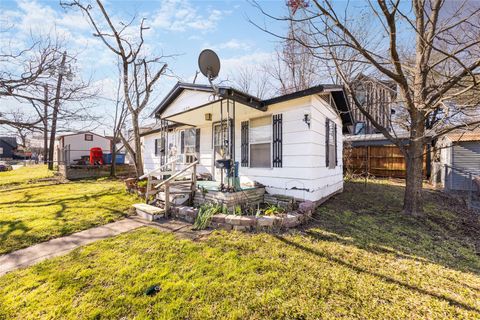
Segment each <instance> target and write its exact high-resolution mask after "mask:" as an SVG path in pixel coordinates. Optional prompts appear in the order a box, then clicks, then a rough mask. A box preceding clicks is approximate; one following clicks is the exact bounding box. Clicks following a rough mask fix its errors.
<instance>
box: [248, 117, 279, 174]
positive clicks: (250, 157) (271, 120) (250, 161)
mask: <svg viewBox="0 0 480 320" xmlns="http://www.w3.org/2000/svg"><path fill="white" fill-rule="evenodd" d="M267 117H269V118H270V129H271V134H270V141H269V142H268V143H269V144H270V156H269V161H270V166H268V167H252V148H251V146H252V144H265V143H266V142H261V143H251V142H250V138H251V136H252V132H251V130H252V120H255V119H260V118H267ZM272 149H273V114H270V115H266V116H260V117H255V118H250V119H248V168H249V169H272V168H273V159H272V158H273V157H272V154H273V150H272Z"/></svg>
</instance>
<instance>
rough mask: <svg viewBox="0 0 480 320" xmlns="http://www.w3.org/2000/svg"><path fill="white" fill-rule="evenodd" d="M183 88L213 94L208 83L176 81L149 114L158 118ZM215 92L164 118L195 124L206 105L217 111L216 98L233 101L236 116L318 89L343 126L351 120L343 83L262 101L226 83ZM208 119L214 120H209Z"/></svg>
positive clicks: (350, 122) (199, 121) (316, 87)
mask: <svg viewBox="0 0 480 320" xmlns="http://www.w3.org/2000/svg"><path fill="white" fill-rule="evenodd" d="M184 90H192V91H203V92H210V93H213V89H212V87H211V86H210V85H204V84H192V83H184V82H178V83H177V84H176V85H175V86H174V87H173V88H172V90H170V92H169V93H168V94H167V96H166V97H165V98H164V99H163V100H162V102H161V103H160V104H159V105H158V106H157V107H156V108H155V110H154V111H153V112H152V114H151V116H155V117H157V118H160V117H161V116H162V113H163V112H164V111H165V110H166V109H167V108H168V106H169V105H170V104H171V103H173V102H174V101H175V99H176V98H178V97H179V96H180V94H181V93H182V92H183V91H184ZM218 92H219V94H218V96H219V98H218V99H217V100H214V101H211V102H208V103H205V104H203V105H199V106H196V107H193V108H190V109H188V110H186V111H183V112H180V113H178V114H175V115H170V116H167V117H164V119H166V120H170V121H173V122H175V123H179V124H188V125H198V124H200V123H201V122H204V113H205V110H207V109H208V107H210V108H211V109H212V111H214V110H220V101H222V100H225V99H229V100H231V101H235V106H236V115H238V114H239V113H238V112H245V111H247V112H248V111H250V112H251V111H252V109H255V110H257V111H266V110H267V109H268V106H269V105H273V104H276V103H280V102H283V101H288V100H292V99H297V98H301V97H305V96H309V95H314V94H319V93H322V92H329V93H330V94H331V95H332V97H333V100H334V101H335V107H336V108H337V110H338V112H339V114H340V116H341V118H342V122H343V125H344V126H348V125H351V124H352V123H353V121H352V116H351V113H350V107H349V105H348V99H347V98H346V95H345V92H344V89H343V86H340V85H333V84H325V85H318V86H314V87H311V88H308V89H305V90H301V91H297V92H293V93H289V94H285V95H281V96H277V97H274V98H271V99H266V100H261V99H259V98H257V97H254V96H252V95H249V94H248V93H245V92H242V91H240V90H237V89H234V88H232V87H228V86H219V87H218ZM215 106H218V107H217V109H215ZM202 110H203V111H202ZM211 113H212V116H213V117H214V118H215V117H219V115H218V114H216V113H215V112H211ZM192 117H195V118H194V119H192ZM212 121H216V120H215V119H212Z"/></svg>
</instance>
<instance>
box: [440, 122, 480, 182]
mask: <svg viewBox="0 0 480 320" xmlns="http://www.w3.org/2000/svg"><path fill="white" fill-rule="evenodd" d="M436 147H437V155H436V159H435V160H436V163H435V167H436V175H435V180H434V183H437V184H441V185H443V186H445V187H446V188H448V189H450V190H459V191H466V190H469V189H470V180H471V179H470V175H472V176H480V129H476V130H472V131H459V132H454V133H451V134H448V135H446V136H444V137H443V138H442V139H440V140H439V141H438V143H437V146H436Z"/></svg>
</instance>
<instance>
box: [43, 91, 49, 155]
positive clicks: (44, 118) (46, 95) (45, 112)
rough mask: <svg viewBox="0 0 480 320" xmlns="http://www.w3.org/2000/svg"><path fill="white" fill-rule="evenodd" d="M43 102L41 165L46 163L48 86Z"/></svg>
mask: <svg viewBox="0 0 480 320" xmlns="http://www.w3.org/2000/svg"><path fill="white" fill-rule="evenodd" d="M44 94H45V101H44V103H43V163H44V164H47V163H48V86H47V85H45V87H44Z"/></svg>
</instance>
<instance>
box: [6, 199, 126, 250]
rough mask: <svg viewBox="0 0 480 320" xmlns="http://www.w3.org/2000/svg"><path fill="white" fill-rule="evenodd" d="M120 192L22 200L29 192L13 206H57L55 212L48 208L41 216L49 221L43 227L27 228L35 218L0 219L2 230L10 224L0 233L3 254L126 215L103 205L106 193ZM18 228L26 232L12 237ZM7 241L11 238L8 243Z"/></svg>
mask: <svg viewBox="0 0 480 320" xmlns="http://www.w3.org/2000/svg"><path fill="white" fill-rule="evenodd" d="M120 193H121V192H117V191H112V190H104V191H103V192H97V193H94V194H86V195H78V196H73V197H72V196H70V197H65V198H61V199H56V200H52V201H48V200H47V201H45V200H43V201H42V200H39V201H28V202H23V200H26V199H30V198H31V196H29V195H28V194H27V195H26V196H25V197H24V199H22V200H21V201H15V202H13V203H12V205H10V206H11V207H13V208H19V209H21V210H27V211H30V210H32V211H33V210H38V209H39V208H40V207H58V208H55V210H54V211H53V212H52V211H51V210H48V212H46V214H44V215H43V216H42V217H41V219H47V220H49V222H46V224H45V225H44V226H43V227H41V228H40V229H38V228H37V229H35V228H34V229H32V228H28V227H26V224H25V221H27V220H28V219H30V220H32V219H37V218H31V217H25V218H26V219H24V221H22V220H17V221H0V230H3V229H4V228H3V226H2V225H8V229H7V230H6V231H5V232H2V233H0V239H1V240H2V242H4V244H3V245H0V254H4V253H8V252H11V251H14V250H18V249H21V248H25V247H28V246H30V245H33V244H36V243H39V242H43V241H48V240H51V239H53V238H57V237H61V236H66V235H70V234H72V233H74V232H78V231H81V230H85V229H89V228H92V227H96V226H99V225H103V224H105V223H109V222H113V221H115V220H118V218H120V217H122V216H126V215H127V213H125V212H121V211H119V210H117V209H115V208H112V207H107V206H106V205H105V203H103V205H101V204H100V203H101V200H100V199H101V198H102V197H104V196H106V195H109V196H112V195H113V196H115V195H118V194H120ZM0 207H2V208H8V207H9V206H8V205H7V206H4V204H0ZM85 209H88V210H89V215H88V217H81V216H82V213H85ZM92 210H97V211H101V212H97V211H92ZM67 211H68V214H67ZM72 214H73V216H72ZM75 215H79V216H80V218H79V217H75ZM72 217H73V218H72ZM55 221H56V222H55ZM16 230H22V231H23V233H22V234H18V235H15V236H11V233H12V232H14V231H16ZM45 230H51V232H48V233H47V234H45ZM6 240H9V243H8V242H7V241H6ZM12 245H13V246H12ZM2 251H4V252H2Z"/></svg>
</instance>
